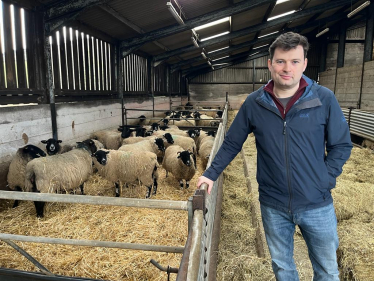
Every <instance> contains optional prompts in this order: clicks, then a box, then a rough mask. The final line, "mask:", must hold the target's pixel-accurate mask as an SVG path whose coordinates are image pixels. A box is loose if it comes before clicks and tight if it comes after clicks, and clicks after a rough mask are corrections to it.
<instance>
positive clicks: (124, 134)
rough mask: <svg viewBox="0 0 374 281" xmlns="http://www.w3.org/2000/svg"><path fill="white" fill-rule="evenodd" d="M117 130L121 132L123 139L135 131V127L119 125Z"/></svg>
mask: <svg viewBox="0 0 374 281" xmlns="http://www.w3.org/2000/svg"><path fill="white" fill-rule="evenodd" d="M118 131H120V132H121V138H123V139H125V138H128V137H130V136H131V133H132V132H134V131H135V129H132V128H128V127H126V126H119V127H118Z"/></svg>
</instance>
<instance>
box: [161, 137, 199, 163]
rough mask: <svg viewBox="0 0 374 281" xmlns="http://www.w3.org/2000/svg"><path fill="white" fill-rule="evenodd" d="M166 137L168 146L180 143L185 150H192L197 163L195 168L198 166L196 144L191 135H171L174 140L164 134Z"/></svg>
mask: <svg viewBox="0 0 374 281" xmlns="http://www.w3.org/2000/svg"><path fill="white" fill-rule="evenodd" d="M164 137H165V139H166V140H167V142H166V148H167V147H169V146H170V145H179V146H180V147H182V148H183V149H184V150H188V151H191V152H192V153H193V160H194V163H195V168H196V155H197V149H196V144H195V141H194V140H193V139H192V138H190V137H185V136H179V135H171V138H172V140H173V141H172V142H171V141H170V138H169V136H167V137H168V138H167V137H166V136H164Z"/></svg>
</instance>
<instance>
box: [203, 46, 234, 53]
mask: <svg viewBox="0 0 374 281" xmlns="http://www.w3.org/2000/svg"><path fill="white" fill-rule="evenodd" d="M227 48H229V46H226V47H223V48H221V49H217V50H214V51H210V52H208V54H211V53H214V52H218V51H221V50H224V49H227Z"/></svg>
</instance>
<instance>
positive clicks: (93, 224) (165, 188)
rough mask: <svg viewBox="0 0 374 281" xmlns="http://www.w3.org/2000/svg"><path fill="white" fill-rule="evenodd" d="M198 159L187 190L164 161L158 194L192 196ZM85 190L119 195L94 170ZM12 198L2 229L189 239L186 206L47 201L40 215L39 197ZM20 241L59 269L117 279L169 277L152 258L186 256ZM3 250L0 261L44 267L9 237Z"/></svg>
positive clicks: (127, 192) (157, 241) (176, 241)
mask: <svg viewBox="0 0 374 281" xmlns="http://www.w3.org/2000/svg"><path fill="white" fill-rule="evenodd" d="M197 165H198V170H197V172H196V174H195V176H194V178H193V179H192V180H191V182H190V188H189V189H187V190H186V189H182V190H181V189H180V187H179V183H178V182H177V181H176V180H175V179H174V177H173V176H172V175H171V174H169V176H168V178H165V170H164V169H163V168H161V167H160V169H159V188H158V192H157V195H156V196H152V199H162V200H177V201H187V200H188V198H189V197H190V196H192V195H193V193H194V191H195V186H196V183H197V178H198V177H199V176H200V175H201V174H202V171H203V167H202V164H201V161H200V159H199V158H198V161H197ZM85 193H86V194H87V195H97V196H109V197H113V196H114V187H113V185H112V184H111V183H110V182H108V181H106V180H105V179H103V178H101V177H100V176H99V175H97V174H94V175H92V176H91V178H90V179H89V180H88V182H87V183H86V185H85ZM78 194H79V191H78ZM145 194H146V187H140V186H132V187H128V188H125V187H124V188H123V189H122V195H121V196H123V197H127V198H145ZM72 196H74V195H72ZM12 204H13V202H10V201H7V202H2V207H1V212H0V222H1V223H0V232H1V233H10V234H21V235H29V236H45V237H53V238H65V239H69V238H71V239H87V240H101V241H115V242H126V243H139V244H151V245H165V246H178V247H183V246H184V245H185V242H186V239H187V222H188V217H187V212H186V211H174V210H158V209H140V208H126V207H112V206H92V205H79V204H62V203H47V204H46V208H45V217H44V218H43V219H37V218H36V215H35V208H34V204H33V202H21V203H20V205H19V206H18V207H17V208H15V209H12V208H11V206H12ZM15 242H16V244H17V245H19V246H20V247H22V248H23V249H24V250H26V251H27V252H28V253H29V254H31V255H32V256H33V257H34V258H36V259H37V260H38V261H39V262H40V263H41V264H42V265H43V266H45V267H46V268H47V269H48V270H50V271H51V272H52V273H54V274H59V275H65V276H79V277H86V278H95V279H104V280H114V281H116V280H122V281H123V280H144V281H145V280H167V274H166V273H165V272H161V271H160V270H158V269H157V268H156V267H154V266H153V265H152V264H151V263H150V260H151V259H154V260H156V261H157V262H158V263H159V264H160V265H162V266H164V267H167V266H171V267H176V268H178V267H179V264H180V260H181V257H182V255H181V254H172V253H160V252H146V251H135V250H124V249H109V248H95V247H82V246H79V247H73V246H64V245H50V244H36V243H21V242H17V241H15ZM0 251H1V255H0V267H5V268H12V269H20V270H27V271H38V269H37V268H36V267H35V266H34V265H33V264H32V263H31V262H29V261H28V260H27V259H26V258H24V257H23V256H21V255H20V254H19V253H17V252H16V251H15V250H14V249H13V248H11V247H10V246H8V245H7V244H5V243H3V242H0ZM175 278H176V274H172V275H171V280H175Z"/></svg>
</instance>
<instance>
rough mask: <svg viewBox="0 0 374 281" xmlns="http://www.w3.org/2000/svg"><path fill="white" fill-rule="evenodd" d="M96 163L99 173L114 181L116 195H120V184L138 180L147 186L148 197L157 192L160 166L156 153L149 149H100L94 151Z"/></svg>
mask: <svg viewBox="0 0 374 281" xmlns="http://www.w3.org/2000/svg"><path fill="white" fill-rule="evenodd" d="M93 156H94V158H93V159H94V165H95V167H97V169H98V172H99V174H100V175H101V176H102V177H104V178H105V179H107V180H109V181H111V182H114V183H115V186H116V196H117V197H118V196H119V185H121V184H124V183H126V184H127V183H134V182H136V181H137V180H138V181H140V182H141V183H142V184H144V185H145V186H146V187H147V188H148V191H147V194H146V198H149V197H150V196H151V190H152V185H153V194H154V195H155V194H156V193H157V180H158V172H157V168H158V167H159V165H158V162H157V156H156V154H154V153H152V152H149V151H130V152H128V151H120V150H98V151H96V152H95V153H94V155H93Z"/></svg>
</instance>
